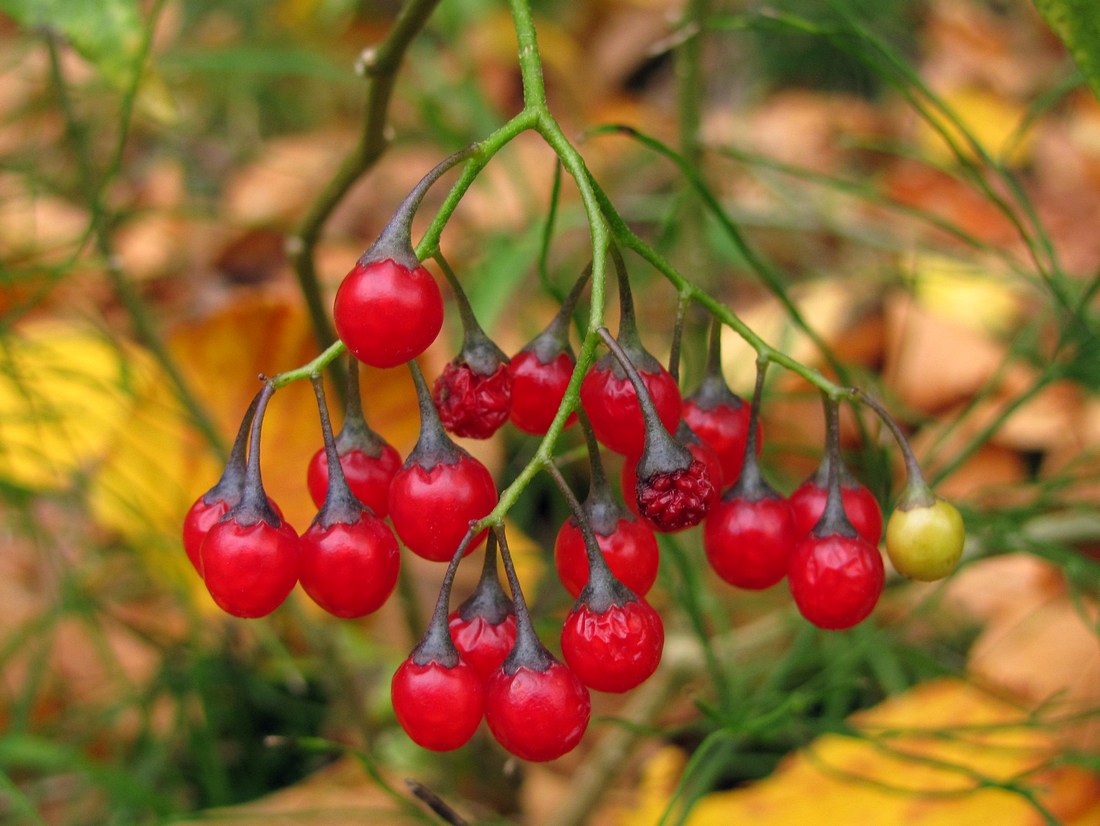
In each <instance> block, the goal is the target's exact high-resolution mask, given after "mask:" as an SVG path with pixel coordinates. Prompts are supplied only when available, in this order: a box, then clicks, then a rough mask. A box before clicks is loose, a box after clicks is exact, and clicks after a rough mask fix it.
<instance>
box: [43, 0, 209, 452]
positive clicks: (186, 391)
mask: <svg viewBox="0 0 1100 826" xmlns="http://www.w3.org/2000/svg"><path fill="white" fill-rule="evenodd" d="M162 8H163V2H162V0H158V2H156V3H154V4H153V7H152V9H151V10H150V13H149V19H148V21H147V25H146V27H145V30H144V33H143V38H142V43H141V48H140V50H139V53H138V56H137V57H136V58H135V60H134V72H133V76H132V77H131V79H130V85H129V87H128V88H127V89H126V91H125V93H124V94H123V97H122V105H121V107H120V112H119V115H118V123H119V127H118V137H117V140H116V141H115V145H114V149H113V152H112V154H111V159H110V161H109V162H108V164H107V166H106V168H105V169H104V171H103V174H102V175H101V176H100V177H99V179H98V180H96V176H95V169H94V166H93V163H92V154H91V150H90V147H89V143H88V141H89V138H88V134H87V130H86V129H85V128H84V126H83V124H82V123H81V122H80V119H79V118H78V117H77V115H76V111H75V110H74V108H73V106H72V100H71V99H70V97H69V91H68V83H67V82H66V79H65V74H64V70H63V68H62V66H61V61H60V57H59V55H58V51H57V43H56V41H55V39H54V38H53V37H52V36H47V38H46V47H47V51H48V54H49V63H50V79H51V82H52V83H53V85H54V89H55V92H56V94H57V97H58V104H59V108H60V109H61V112H62V115H63V117H64V120H65V129H66V138H67V140H68V141H69V143H70V145H71V147H72V150H73V154H74V155H75V156H76V159H77V167H78V169H79V172H80V185H81V188H82V189H83V190H84V193H85V194H86V195H87V198H88V208H89V212H90V213H91V220H90V222H89V224H88V229H87V231H86V233H85V237H84V240H83V241H82V243H81V246H83V245H84V244H86V243H87V242H88V240H91V241H92V242H93V243H94V245H95V249H96V252H97V253H98V254H99V256H100V257H101V258H102V260H103V261H104V263H105V267H104V269H105V271H106V274H107V278H108V280H109V281H110V283H111V287H112V289H114V291H115V294H116V295H117V296H118V298H119V300H120V301H121V302H122V306H123V307H124V308H125V309H126V314H127V315H128V316H129V317H130V323H131V325H133V328H134V332H135V333H136V334H137V338H138V340H139V341H141V343H142V344H143V345H144V346H145V347H146V349H148V350H149V352H151V353H152V355H153V358H154V359H156V361H157V363H158V364H159V365H160V368H161V370H163V371H164V373H165V375H166V376H167V377H168V381H169V382H170V383H171V384H172V386H173V388H174V389H175V393H176V398H177V399H178V400H179V401H180V403H181V404H182V405H183V406H184V409H185V410H186V411H187V413H188V415H189V416H190V417H191V420H192V421H193V422H194V424H195V426H196V427H197V428H198V429H199V430H200V431H201V432H202V434H203V436H204V437H205V439H206V441H207V442H208V443H209V444H210V446H211V447H213V448H214V449H215V450H216V451H217V452H218V453H219V454H221V455H222V456H225V455H226V453H227V446H226V443H225V439H224V438H223V437H222V434H221V432H220V431H219V430H218V428H217V425H215V423H214V420H213V419H212V418H211V417H210V414H209V413H208V412H207V411H206V408H205V407H204V406H203V405H202V403H201V402H200V401H199V399H198V396H197V395H196V393H195V392H194V390H193V389H192V388H191V386H190V384H189V382H188V381H187V379H186V378H184V375H183V373H182V372H181V371H180V369H179V367H178V366H177V364H176V360H175V358H174V357H173V356H172V354H171V352H170V351H169V349H168V346H167V344H165V342H164V338H163V336H162V335H161V332H160V330H159V329H158V327H157V324H156V322H155V321H154V319H153V316H152V314H151V313H150V312H149V308H148V307H147V306H146V305H145V301H144V300H143V299H142V297H141V294H140V293H139V292H138V290H137V289H136V288H135V287H134V285H133V284H132V283H131V282H130V279H129V278H127V277H126V274H125V273H124V272H123V271H122V268H121V267H120V266H119V264H118V258H117V256H115V254H114V249H113V247H112V245H111V238H110V230H111V225H112V223H113V219H112V216H111V215H109V214H108V212H107V205H106V203H105V198H104V195H105V193H106V190H107V187H108V185H109V184H110V182H111V181H113V180H114V179H115V177H116V176H117V174H118V171H119V169H120V168H121V165H122V158H123V154H124V152H125V149H126V144H127V142H128V141H127V139H128V137H129V134H130V126H131V124H132V122H133V112H134V105H135V102H136V100H137V94H138V89H139V86H140V83H141V79H142V76H143V67H144V66H145V62H146V60H147V58H148V55H149V50H150V48H151V46H152V36H153V30H154V29H155V28H156V23H157V20H158V18H159V16H160V11H161V9H162Z"/></svg>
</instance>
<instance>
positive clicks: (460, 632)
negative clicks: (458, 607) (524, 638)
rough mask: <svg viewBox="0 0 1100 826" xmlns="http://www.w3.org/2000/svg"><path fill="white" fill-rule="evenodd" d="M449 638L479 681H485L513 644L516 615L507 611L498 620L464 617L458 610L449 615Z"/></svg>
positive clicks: (499, 664)
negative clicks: (495, 621) (475, 672)
mask: <svg viewBox="0 0 1100 826" xmlns="http://www.w3.org/2000/svg"><path fill="white" fill-rule="evenodd" d="M450 629H451V638H452V639H453V640H454V643H455V648H457V649H458V650H459V653H461V654H462V658H463V659H464V660H466V662H468V663H469V664H470V665H472V666H473V667H474V669H475V670H476V671H477V673H478V676H480V677H481V680H482V682H488V680H489V678H490V677H492V676H493V674H495V673H496V672H497V670H499V669H500V666H501V664H502V663H503V662H504V660H505V659H506V658H507V656H508V654H509V653H511V651H512V646H514V645H515V644H516V615H515V614H508V615H507V616H505V617H504V619H502V620H501V621H500V622H497V623H493V622H490V621H489V618H488V617H483V616H478V615H474V616H473V617H471V618H470V619H469V620H465V619H463V618H462V616H461V615H460V614H459V612H458V611H454V612H453V613H452V614H451V616H450Z"/></svg>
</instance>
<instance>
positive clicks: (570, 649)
mask: <svg viewBox="0 0 1100 826" xmlns="http://www.w3.org/2000/svg"><path fill="white" fill-rule="evenodd" d="M664 645H665V628H664V624H663V623H662V622H661V617H660V616H659V615H658V614H657V612H656V611H655V610H653V607H652V606H651V605H650V604H649V603H648V602H646V601H644V600H642V599H639V600H637V601H635V602H627V603H624V604H618V603H612V604H611V605H610V606H609V607H608V609H607V610H606V611H604V612H603V613H602V614H598V613H596V612H595V611H593V610H592V609H591V608H590V607H589V606H588V605H587V604H585V603H581V604H579V605H577V606H574V608H573V610H572V611H570V612H569V616H567V617H566V618H565V624H564V625H563V626H562V631H561V652H562V656H564V657H565V661H566V663H568V664H569V667H570V668H572V669H573V671H574V672H575V673H576V675H577V676H578V677H579V678H580V680H581V682H583V683H584V684H585V685H587V686H588V687H589V688H591V689H595V690H596V691H607V692H611V693H615V694H621V693H622V692H624V691H630V689H632V688H634V687H636V686H638V685H640V684H641V683H643V682H644V681H645V680H646V679H648V678H649V676H650V675H651V674H653V672H654V671H656V670H657V666H658V665H659V664H660V662H661V652H662V651H663V650H664Z"/></svg>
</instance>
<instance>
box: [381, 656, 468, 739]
mask: <svg viewBox="0 0 1100 826" xmlns="http://www.w3.org/2000/svg"><path fill="white" fill-rule="evenodd" d="M390 699H391V701H392V702H393V711H394V714H395V715H396V716H397V722H398V723H400V724H401V728H403V729H404V730H405V733H406V734H408V735H409V738H410V739H411V740H412V741H413V742H414V743H416V744H417V745H419V746H423V747H424V748H426V749H431V750H432V751H452V750H453V749H457V748H459V747H460V746H462V745H465V744H466V743H467V742H468V741H469V739H470V738H471V737H473V736H474V732H475V731H477V727H478V725H479V724H480V723H481V718H482V716H483V714H484V710H485V706H484V690H483V688H482V685H481V678H480V677H479V676H478V673H477V669H476V668H474V667H473V666H472V665H470V664H469V663H467V662H465V661H464V660H461V659H459V661H458V662H457V663H456V664H455V665H453V666H450V667H447V666H445V665H441V664H440V663H439V662H437V661H435V660H430V661H428V662H426V663H424V664H422V665H418V664H417V663H416V662H414V660H413V658H412V657H411V656H410V658H409V659H407V660H405V662H403V663H402V664H401V665H400V666H399V667H398V669H397V671H396V672H395V673H394V675H393V680H392V681H391V683H390Z"/></svg>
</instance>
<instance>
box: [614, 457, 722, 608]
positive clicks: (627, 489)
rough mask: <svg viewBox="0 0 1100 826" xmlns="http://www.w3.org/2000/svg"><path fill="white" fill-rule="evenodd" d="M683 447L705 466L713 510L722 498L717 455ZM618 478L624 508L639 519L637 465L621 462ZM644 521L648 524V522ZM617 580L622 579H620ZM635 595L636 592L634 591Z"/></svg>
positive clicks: (720, 475) (719, 466) (630, 462)
mask: <svg viewBox="0 0 1100 826" xmlns="http://www.w3.org/2000/svg"><path fill="white" fill-rule="evenodd" d="M685 447H687V449H688V452H689V453H691V455H692V456H694V457H695V458H696V459H698V460H699V461H700V462H702V463H703V464H704V465H706V466H707V472H708V473H709V475H710V481H711V483H712V484H713V487H714V494H713V495H712V496H711V498H710V507H711V508H713V507H714V506H715V505H716V504H718V500H719V499H721V498H722V491H721V489H720V488H719V487H718V480H719V479H721V478H722V468H721V465H720V463H719V461H718V454H717V453H715V452H714V451H713V450H711V449H710V447H708V446H707V445H705V444H702V443H696V442H691V443H690V444H687V445H685ZM620 478H621V486H622V491H623V499H624V500H625V502H626V506H627V507H628V508H630V510H631V511H632V512H633V513H634V515H635V516H638V517H641V511H640V510H639V509H638V465H637V464H636V463H635V462H632V461H626V462H623V470H622V475H621V477H620ZM646 521H647V524H649V523H648V520H646ZM619 578H620V579H622V577H619ZM631 590H634V589H633V588H632V589H631ZM635 593H638V592H637V591H635Z"/></svg>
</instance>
